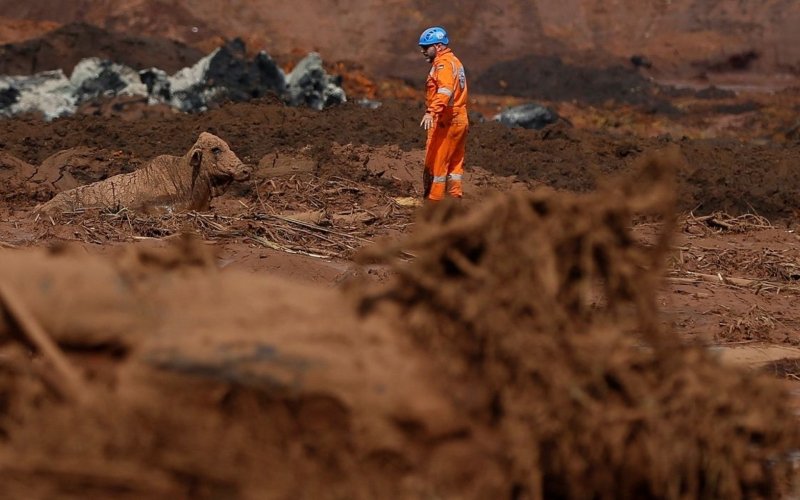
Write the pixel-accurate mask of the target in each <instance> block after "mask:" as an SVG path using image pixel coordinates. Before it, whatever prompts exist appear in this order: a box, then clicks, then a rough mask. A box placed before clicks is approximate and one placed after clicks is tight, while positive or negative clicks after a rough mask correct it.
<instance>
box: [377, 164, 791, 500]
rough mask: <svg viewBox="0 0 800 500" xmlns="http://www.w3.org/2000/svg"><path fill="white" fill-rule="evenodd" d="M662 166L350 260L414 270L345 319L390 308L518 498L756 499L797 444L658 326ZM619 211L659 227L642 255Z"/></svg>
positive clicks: (756, 390) (439, 224)
mask: <svg viewBox="0 0 800 500" xmlns="http://www.w3.org/2000/svg"><path fill="white" fill-rule="evenodd" d="M679 165H680V160H679V159H678V157H677V151H676V150H672V151H671V152H668V153H663V154H662V155H660V156H656V155H652V156H649V157H648V158H647V159H646V160H645V161H643V162H642V164H641V165H640V168H641V171H640V172H639V176H638V178H635V179H631V180H629V181H627V182H626V183H623V184H621V185H618V186H612V187H611V188H610V189H609V188H606V189H603V190H601V192H598V193H594V194H590V195H587V196H585V197H581V198H575V197H571V196H567V195H554V194H553V193H552V192H548V191H539V192H533V193H530V192H516V193H513V194H512V195H511V196H505V197H497V198H494V199H492V200H489V201H488V202H487V203H485V204H484V205H482V206H480V207H479V208H477V209H476V210H473V211H471V212H466V211H464V210H463V208H462V207H461V206H460V205H456V204H452V205H449V206H447V207H446V208H445V209H444V210H438V211H431V212H429V213H428V217H427V219H426V220H425V222H424V223H423V224H422V225H421V226H420V227H418V228H417V229H418V231H417V233H416V235H415V236H413V237H412V238H411V239H410V241H408V242H404V243H401V244H399V245H396V246H390V247H388V248H386V249H384V250H375V251H371V252H368V253H366V254H365V256H364V258H365V259H368V260H374V259H376V258H377V259H378V260H381V261H384V262H389V263H392V262H393V261H392V259H391V257H389V256H391V255H393V253H394V252H396V251H398V250H404V251H406V252H409V253H411V254H415V255H417V258H416V259H415V260H414V261H413V262H411V263H407V264H398V263H394V264H393V268H394V270H395V271H396V273H397V275H398V278H397V280H396V281H395V283H394V284H393V285H392V286H389V287H387V288H386V289H379V290H377V291H375V292H368V293H366V294H364V295H362V307H363V309H364V311H365V312H370V311H381V310H383V309H381V308H382V307H384V306H385V307H388V308H399V311H400V312H399V313H398V317H402V318H404V319H403V325H406V326H407V331H408V333H409V334H410V335H411V337H412V338H413V339H414V340H415V342H417V343H418V345H420V346H421V347H422V348H423V349H426V350H427V351H428V352H431V353H434V354H433V356H434V357H435V358H436V361H437V363H438V365H439V366H440V367H441V369H442V371H443V372H445V373H447V374H448V375H449V376H450V377H452V378H453V379H456V380H461V381H463V382H464V383H465V385H466V387H469V390H468V391H466V392H463V393H453V400H454V404H455V405H456V406H457V407H458V408H459V409H460V411H461V412H462V413H463V414H465V415H470V416H471V417H472V418H473V419H474V420H475V421H480V422H486V423H489V424H490V425H491V426H492V427H493V428H495V429H497V431H498V433H499V434H500V436H502V437H501V442H502V443H503V447H504V449H506V450H507V454H506V455H505V458H506V460H507V461H508V464H509V468H510V470H511V471H512V472H511V474H512V477H513V482H512V491H514V492H516V494H517V495H519V496H522V497H529V498H603V497H612V496H614V497H639V498H642V497H650V498H665V497H689V498H697V497H727V498H741V497H753V496H756V497H761V496H763V497H774V496H776V495H778V494H779V493H780V492H781V491H783V490H784V488H785V486H786V484H787V482H786V481H787V479H788V477H789V476H790V475H791V466H790V465H789V464H788V463H787V461H786V459H787V458H788V453H789V452H790V451H791V449H792V446H793V445H792V444H791V443H796V442H797V440H798V438H799V437H800V434H798V430H800V429H798V426H797V423H796V421H795V417H794V416H793V414H792V412H791V410H790V409H789V408H788V407H786V406H785V405H784V404H783V403H781V401H782V398H783V396H782V395H781V390H780V389H779V388H778V386H777V385H774V384H773V383H770V382H769V381H766V380H761V379H757V378H753V377H750V376H748V375H745V374H742V373H738V372H734V371H730V370H728V369H723V368H722V367H720V366H719V365H718V364H717V363H716V362H715V361H713V359H712V358H711V357H710V356H709V355H707V354H706V353H705V352H703V351H700V350H696V349H691V348H685V347H681V346H680V345H679V342H678V340H677V338H676V337H674V336H673V335H672V334H671V333H670V332H668V331H664V330H662V329H661V328H660V327H659V321H658V320H657V305H656V295H655V291H656V290H657V288H658V281H659V279H660V275H661V273H662V271H663V269H662V263H663V262H665V260H666V259H665V257H666V254H667V252H668V249H669V244H670V235H671V231H672V224H671V223H670V220H671V213H672V212H671V210H672V205H673V203H674V186H672V185H671V183H670V182H669V180H670V177H671V176H672V174H673V171H674V170H675V169H677V168H679ZM634 213H643V214H648V213H649V214H650V215H653V216H657V217H658V218H660V219H661V220H662V221H665V222H664V226H663V227H662V229H661V232H660V234H659V235H658V237H657V238H656V241H655V244H654V245H652V246H643V245H642V244H640V243H637V242H636V241H634V240H633V239H632V238H631V235H630V233H629V232H628V230H627V229H626V228H627V227H629V226H630V224H631V218H632V216H633V214H634ZM509 256H514V258H509ZM755 401H760V403H758V404H754V402H755ZM779 457H783V462H781V458H779Z"/></svg>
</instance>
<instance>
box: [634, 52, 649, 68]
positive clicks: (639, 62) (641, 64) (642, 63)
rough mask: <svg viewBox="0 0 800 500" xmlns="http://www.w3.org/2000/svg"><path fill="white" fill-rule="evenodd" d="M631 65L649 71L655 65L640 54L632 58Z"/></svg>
mask: <svg viewBox="0 0 800 500" xmlns="http://www.w3.org/2000/svg"><path fill="white" fill-rule="evenodd" d="M631 64H633V66H634V67H636V68H648V69H649V68H652V67H653V63H652V62H650V59H648V58H646V57H645V56H643V55H639V54H636V55H632V56H631Z"/></svg>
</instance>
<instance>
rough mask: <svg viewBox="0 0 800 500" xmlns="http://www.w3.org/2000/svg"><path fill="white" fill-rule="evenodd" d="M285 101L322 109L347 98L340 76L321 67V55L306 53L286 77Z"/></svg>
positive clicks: (295, 104)
mask: <svg viewBox="0 0 800 500" xmlns="http://www.w3.org/2000/svg"><path fill="white" fill-rule="evenodd" d="M286 80H287V82H286V83H287V88H286V91H287V96H286V101H287V103H288V104H289V105H290V106H303V105H305V106H308V107H310V108H314V109H322V108H325V107H328V106H332V105H334V104H340V103H342V102H345V101H346V100H347V97H346V96H345V93H344V90H343V89H342V87H341V83H342V81H341V77H338V76H331V75H328V74H327V73H326V72H325V68H323V67H322V57H320V55H319V54H318V53H316V52H312V53H310V54H308V55H307V56H306V57H305V58H304V59H302V60H301V61H300V62H299V63H297V66H296V67H295V68H294V69H293V70H292V72H291V73H289V76H288V77H287V79H286Z"/></svg>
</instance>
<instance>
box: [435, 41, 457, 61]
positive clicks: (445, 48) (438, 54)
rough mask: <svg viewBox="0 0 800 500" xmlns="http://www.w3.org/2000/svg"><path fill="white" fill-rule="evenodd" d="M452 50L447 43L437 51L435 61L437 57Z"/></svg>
mask: <svg viewBox="0 0 800 500" xmlns="http://www.w3.org/2000/svg"><path fill="white" fill-rule="evenodd" d="M450 52H453V51H452V50H450V47H448V46H447V45H445V46H443V47H442V48H441V49H439V50H437V51H436V57H434V58H433V62H434V63H435V62H436V60H437V59H439V58H440V57H442V56H443V55H445V54H449V53H450Z"/></svg>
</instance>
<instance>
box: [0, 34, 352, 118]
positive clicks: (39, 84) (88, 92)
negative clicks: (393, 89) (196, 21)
mask: <svg viewBox="0 0 800 500" xmlns="http://www.w3.org/2000/svg"><path fill="white" fill-rule="evenodd" d="M270 94H272V95H276V96H278V97H280V98H282V99H283V100H284V102H286V103H287V104H289V105H291V106H309V107H312V108H314V109H322V108H324V107H327V106H332V105H334V104H339V103H342V102H345V101H346V100H347V97H346V95H345V92H344V90H343V89H342V88H341V78H339V77H336V76H332V75H328V74H327V73H326V72H325V70H324V69H323V67H322V60H321V58H320V56H319V54H317V53H310V54H309V55H308V56H306V57H305V58H304V59H302V60H301V61H300V62H299V63H298V64H297V66H296V67H295V68H294V70H293V71H291V72H290V73H289V74H285V73H284V71H283V70H282V69H281V68H280V67H279V66H278V65H277V64H276V63H275V62H274V61H273V60H272V58H271V57H270V56H269V55H267V53H266V52H263V51H262V52H260V53H259V54H257V55H256V56H255V57H254V58H253V59H252V60H248V59H247V57H246V51H245V46H244V42H242V41H241V40H240V39H235V40H232V41H230V42H228V43H227V44H225V45H223V46H221V47H219V48H217V49H216V50H214V51H213V52H211V53H210V54H208V55H207V56H206V57H203V58H202V59H200V60H199V61H197V62H196V63H195V64H194V65H192V66H190V67H185V68H183V69H181V70H179V71H177V72H175V73H174V74H172V75H168V74H167V72H166V71H164V70H162V69H159V68H147V69H141V70H137V69H134V68H131V67H129V66H126V65H124V64H118V63H116V62H113V61H109V60H105V59H100V58H96V57H90V58H85V59H83V60H81V61H80V62H78V64H77V65H76V66H75V68H74V69H73V70H72V73H71V75H70V76H69V78H68V77H67V76H66V75H65V74H64V71H62V70H61V69H58V70H50V71H45V72H40V73H36V74H34V75H18V76H0V116H5V117H11V116H15V115H19V114H23V113H41V114H42V115H43V116H44V117H45V118H46V119H53V118H56V117H60V116H66V115H70V114H73V113H75V112H76V110H77V109H78V107H79V106H80V105H81V104H84V103H87V102H91V101H93V100H96V99H98V98H103V97H115V96H138V97H142V98H144V99H146V100H147V102H149V103H150V104H167V105H170V106H172V107H173V108H176V109H178V110H180V111H186V112H197V111H205V110H207V109H208V108H209V107H210V106H213V105H215V104H219V103H221V102H224V101H226V100H230V101H236V102H241V101H248V100H250V99H254V98H259V97H263V96H265V95H270Z"/></svg>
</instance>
